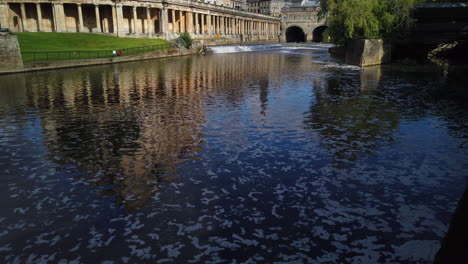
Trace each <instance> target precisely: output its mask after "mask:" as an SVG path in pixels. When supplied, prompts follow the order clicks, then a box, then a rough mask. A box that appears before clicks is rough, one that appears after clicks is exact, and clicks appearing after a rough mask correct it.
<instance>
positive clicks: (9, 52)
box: [0, 31, 23, 72]
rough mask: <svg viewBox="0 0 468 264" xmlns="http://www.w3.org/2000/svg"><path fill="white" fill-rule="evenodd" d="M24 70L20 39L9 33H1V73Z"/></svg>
mask: <svg viewBox="0 0 468 264" xmlns="http://www.w3.org/2000/svg"><path fill="white" fill-rule="evenodd" d="M21 69H23V60H22V59H21V51H20V47H19V44H18V39H17V38H16V36H15V35H13V34H11V33H10V32H8V31H3V32H0V72H3V71H17V70H21Z"/></svg>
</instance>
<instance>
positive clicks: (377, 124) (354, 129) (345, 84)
mask: <svg viewBox="0 0 468 264" xmlns="http://www.w3.org/2000/svg"><path fill="white" fill-rule="evenodd" d="M366 76H368V75H367V74H363V75H361V89H357V88H356V87H360V86H359V83H358V81H357V80H356V79H355V75H354V76H353V75H350V76H346V75H340V74H333V75H329V76H328V77H327V79H326V80H327V81H326V82H325V83H323V84H322V85H321V86H318V87H317V86H316V88H315V98H314V102H313V103H312V105H311V108H310V111H309V112H307V113H306V117H305V121H304V123H305V125H306V128H308V129H311V130H314V131H317V132H318V133H319V135H320V137H321V142H322V144H323V145H324V146H325V148H326V149H327V150H328V151H330V152H331V154H332V155H333V157H334V159H335V160H336V161H337V162H338V163H340V164H341V163H344V162H347V161H354V160H356V159H358V158H359V157H361V156H362V155H371V154H374V152H375V150H376V148H377V147H378V146H381V145H384V144H386V142H388V141H391V140H392V133H393V131H394V130H395V129H396V128H397V127H398V125H399V119H400V114H399V112H398V110H397V109H396V108H395V107H393V106H392V105H390V104H388V103H386V102H385V101H384V100H382V99H380V98H378V97H376V96H375V95H374V94H373V91H372V90H369V85H368V82H367V80H366ZM362 84H366V85H365V86H363V85H362ZM364 88H365V89H364Z"/></svg>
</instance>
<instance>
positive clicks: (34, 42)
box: [15, 32, 168, 52]
mask: <svg viewBox="0 0 468 264" xmlns="http://www.w3.org/2000/svg"><path fill="white" fill-rule="evenodd" d="M15 34H16V35H17V36H18V41H19V44H20V47H21V51H22V52H32V51H39V52H46V51H69V50H73V51H83V50H86V51H88V50H113V49H126V48H134V47H141V46H146V45H158V44H166V43H168V42H167V41H166V40H163V39H147V38H118V37H113V36H105V35H99V34H90V33H46V32H34V33H33V32H24V33H15Z"/></svg>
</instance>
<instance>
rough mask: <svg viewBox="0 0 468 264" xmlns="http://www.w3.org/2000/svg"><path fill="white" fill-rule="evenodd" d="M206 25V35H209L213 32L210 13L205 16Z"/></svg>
mask: <svg viewBox="0 0 468 264" xmlns="http://www.w3.org/2000/svg"><path fill="white" fill-rule="evenodd" d="M206 25H207V27H208V35H211V34H213V28H212V25H211V15H208V16H207V18H206Z"/></svg>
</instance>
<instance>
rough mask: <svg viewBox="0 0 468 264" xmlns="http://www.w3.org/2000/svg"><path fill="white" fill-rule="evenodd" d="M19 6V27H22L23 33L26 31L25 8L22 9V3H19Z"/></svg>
mask: <svg viewBox="0 0 468 264" xmlns="http://www.w3.org/2000/svg"><path fill="white" fill-rule="evenodd" d="M20 6H21V25H22V27H23V31H28V29H27V23H26V8H25V7H24V3H21V4H20Z"/></svg>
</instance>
